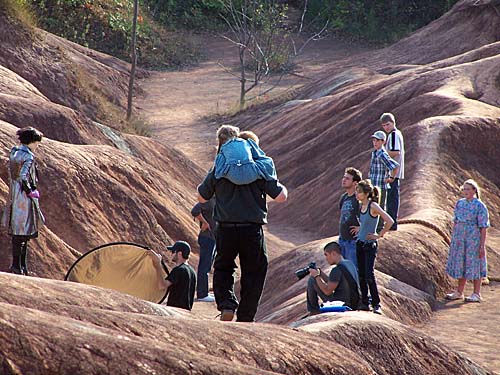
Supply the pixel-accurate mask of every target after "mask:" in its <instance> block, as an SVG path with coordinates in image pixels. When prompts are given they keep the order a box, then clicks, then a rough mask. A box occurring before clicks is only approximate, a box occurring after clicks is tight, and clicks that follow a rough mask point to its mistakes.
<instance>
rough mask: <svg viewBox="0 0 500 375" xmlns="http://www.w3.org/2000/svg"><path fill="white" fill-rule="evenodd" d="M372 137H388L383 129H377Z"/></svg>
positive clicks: (383, 139)
mask: <svg viewBox="0 0 500 375" xmlns="http://www.w3.org/2000/svg"><path fill="white" fill-rule="evenodd" d="M372 138H377V139H380V140H382V141H385V140H386V139H387V136H386V135H385V133H384V132H383V131H382V130H377V131H376V132H375V133H373V134H372Z"/></svg>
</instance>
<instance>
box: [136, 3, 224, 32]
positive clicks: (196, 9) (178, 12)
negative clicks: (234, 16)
mask: <svg viewBox="0 0 500 375" xmlns="http://www.w3.org/2000/svg"><path fill="white" fill-rule="evenodd" d="M144 4H145V5H146V6H147V7H148V8H149V10H150V12H151V14H152V15H153V17H154V18H155V19H156V20H158V21H159V22H160V23H161V24H163V25H165V26H168V27H177V28H188V29H195V30H201V29H208V30H216V29H219V28H220V26H221V25H222V21H221V20H220V18H219V13H221V12H222V11H223V9H224V6H223V2H222V0H144Z"/></svg>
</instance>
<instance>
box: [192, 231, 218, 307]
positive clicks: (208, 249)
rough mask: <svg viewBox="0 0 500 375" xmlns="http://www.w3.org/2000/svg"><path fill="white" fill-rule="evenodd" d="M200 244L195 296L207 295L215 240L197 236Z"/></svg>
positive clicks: (202, 296) (203, 296)
mask: <svg viewBox="0 0 500 375" xmlns="http://www.w3.org/2000/svg"><path fill="white" fill-rule="evenodd" d="M198 244H199V245H200V261H199V263H198V275H197V279H198V281H197V284H196V297H198V298H205V297H206V296H208V273H209V272H210V269H211V268H212V264H213V262H214V256H215V240H214V239H212V238H210V237H207V236H198Z"/></svg>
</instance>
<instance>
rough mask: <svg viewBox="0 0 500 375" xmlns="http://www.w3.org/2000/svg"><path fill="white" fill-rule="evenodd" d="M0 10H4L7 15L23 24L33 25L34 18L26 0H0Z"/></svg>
mask: <svg viewBox="0 0 500 375" xmlns="http://www.w3.org/2000/svg"><path fill="white" fill-rule="evenodd" d="M0 12H6V14H7V15H9V16H10V17H13V18H14V19H16V20H17V21H18V22H21V23H22V24H23V25H25V26H28V27H32V26H35V18H34V16H33V14H32V12H31V9H30V6H29V3H28V0H0Z"/></svg>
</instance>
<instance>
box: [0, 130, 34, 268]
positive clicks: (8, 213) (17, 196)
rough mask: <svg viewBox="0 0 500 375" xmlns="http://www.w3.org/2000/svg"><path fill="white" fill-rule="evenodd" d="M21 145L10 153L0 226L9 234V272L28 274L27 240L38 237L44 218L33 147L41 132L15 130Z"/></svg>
mask: <svg viewBox="0 0 500 375" xmlns="http://www.w3.org/2000/svg"><path fill="white" fill-rule="evenodd" d="M16 135H17V136H18V138H19V142H20V145H17V146H14V147H13V148H12V150H11V151H10V155H9V198H8V201H7V208H6V210H5V211H4V215H3V217H2V225H3V226H4V227H7V228H8V233H9V235H11V236H12V266H11V267H10V270H11V272H12V273H17V274H21V275H28V267H27V253H28V241H29V240H30V239H32V238H36V237H38V230H39V229H40V227H41V226H43V223H44V217H43V214H42V212H41V211H40V207H39V205H38V198H40V193H39V192H38V189H37V182H38V181H37V172H36V162H35V154H34V152H35V150H36V148H37V147H38V145H39V144H40V142H41V141H42V138H43V134H42V133H41V132H40V131H38V130H37V129H35V128H32V127H26V128H22V129H19V130H18V131H17V133H16Z"/></svg>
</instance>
